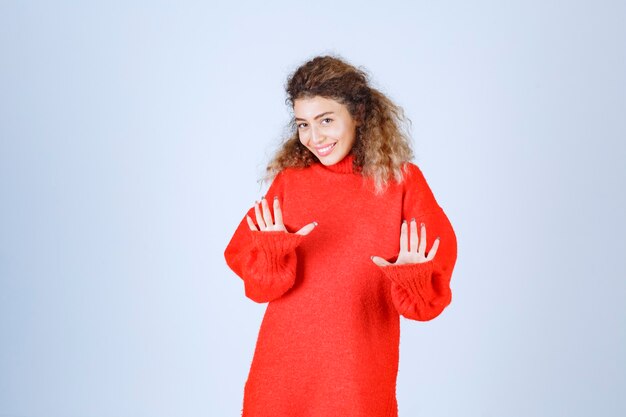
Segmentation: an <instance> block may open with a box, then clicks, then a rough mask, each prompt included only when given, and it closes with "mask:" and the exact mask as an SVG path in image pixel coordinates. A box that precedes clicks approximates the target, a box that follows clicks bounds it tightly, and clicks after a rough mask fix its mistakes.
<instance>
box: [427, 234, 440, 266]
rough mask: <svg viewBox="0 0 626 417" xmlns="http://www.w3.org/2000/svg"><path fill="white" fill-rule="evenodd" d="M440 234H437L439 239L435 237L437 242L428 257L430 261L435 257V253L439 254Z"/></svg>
mask: <svg viewBox="0 0 626 417" xmlns="http://www.w3.org/2000/svg"><path fill="white" fill-rule="evenodd" d="M439 241H440V239H439V236H437V239H435V243H433V247H432V248H430V252H428V256H427V257H426V260H427V261H430V260H431V259H433V258H434V257H435V255H436V254H437V248H438V247H439Z"/></svg>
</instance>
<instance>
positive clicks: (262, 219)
mask: <svg viewBox="0 0 626 417" xmlns="http://www.w3.org/2000/svg"><path fill="white" fill-rule="evenodd" d="M261 206H262V209H263V212H262V213H261V209H260V208H259V202H258V201H255V202H254V214H255V216H256V221H257V223H258V224H259V228H258V229H257V227H256V225H255V224H254V222H253V221H252V219H251V218H250V216H248V215H246V219H247V220H248V226H250V230H253V231H262V232H269V231H283V232H286V233H290V232H289V231H288V230H287V228H286V227H285V225H284V224H283V213H282V211H281V209H280V203H279V202H278V197H274V217H276V218H275V219H274V221H272V213H271V212H270V208H269V205H268V203H267V200H266V199H265V197H263V198H262V199H261ZM315 226H317V222H312V223H309V224H307V225H305V226H303V227H302V228H301V229H300V230H298V231H297V232H296V234H299V235H308V234H309V233H310V232H311V230H313V229H314V228H315Z"/></svg>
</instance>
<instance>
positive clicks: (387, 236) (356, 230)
mask: <svg viewBox="0 0 626 417" xmlns="http://www.w3.org/2000/svg"><path fill="white" fill-rule="evenodd" d="M353 159H354V156H353V155H352V154H348V155H347V156H346V157H345V158H344V159H342V160H341V161H340V162H338V163H337V164H335V165H331V166H325V165H323V164H321V163H320V162H316V163H315V164H313V165H311V166H309V167H307V168H286V169H284V170H283V171H281V172H280V173H279V174H278V175H277V176H276V177H275V178H274V181H273V182H272V184H271V185H270V188H269V190H268V191H267V193H266V198H267V201H268V203H269V207H270V211H271V212H272V219H274V212H273V204H272V202H273V199H274V196H278V198H279V201H280V205H281V209H282V213H283V222H284V224H285V226H286V227H287V230H289V231H290V232H292V233H285V232H281V231H270V232H263V231H252V230H250V228H249V226H248V223H247V221H246V218H245V216H244V217H243V219H242V220H241V222H240V223H239V226H238V227H237V229H236V231H235V233H234V235H233V236H232V238H231V240H230V242H229V243H228V246H227V247H226V250H225V252H224V256H225V259H226V262H227V264H228V266H229V267H230V268H231V269H232V270H233V271H234V272H235V273H236V274H237V275H238V276H239V277H240V278H241V279H242V280H243V285H244V289H245V295H246V296H247V297H248V298H250V299H252V300H254V301H256V302H258V303H265V302H269V303H268V305H267V308H266V310H265V314H264V317H263V321H262V323H261V328H260V330H259V334H258V339H257V343H256V347H255V352H254V357H253V359H252V364H251V367H250V373H249V375H248V378H247V380H246V384H245V387H244V399H243V410H242V416H243V417H301V416H306V417H331V416H332V417H334V416H341V417H396V416H397V415H398V407H397V401H396V376H397V372H398V360H399V342H400V315H402V316H403V317H405V318H407V319H412V320H419V321H426V320H431V319H433V318H435V317H437V316H438V315H439V314H440V313H441V312H442V310H443V309H444V308H445V307H446V306H447V305H448V304H449V303H450V301H451V292H450V278H451V275H452V270H453V268H454V264H455V262H456V254H457V244H456V236H455V233H454V231H453V229H452V226H451V224H450V222H449V220H448V218H447V216H446V215H445V213H444V212H443V210H442V209H441V207H440V206H439V205H438V203H437V202H436V200H435V197H434V196H433V193H432V192H431V190H430V187H429V186H428V184H427V183H426V180H425V178H424V176H423V175H422V172H421V170H420V169H419V168H418V167H417V166H416V165H414V164H413V163H410V162H407V164H408V165H409V168H410V172H409V174H408V175H407V176H406V180H405V181H404V182H403V183H401V184H397V183H395V182H392V183H391V184H390V186H389V188H388V189H387V190H386V192H385V193H384V194H382V195H378V196H377V195H375V194H374V184H373V180H371V179H367V178H365V177H363V176H362V175H361V174H359V173H358V172H354V171H353V168H352V161H353ZM247 214H248V215H249V216H250V217H251V218H252V219H253V220H256V216H255V214H254V207H252V208H250V210H249V211H248V213H247ZM413 217H415V218H416V220H417V225H418V233H419V224H420V223H421V222H424V223H425V225H426V235H427V238H426V240H427V247H426V250H427V251H428V250H430V248H431V247H432V244H433V242H434V239H435V238H436V237H437V236H439V237H440V242H439V248H438V249H437V252H436V254H435V257H434V258H433V259H432V260H430V261H428V262H423V263H417V264H404V265H391V266H385V267H380V266H378V265H376V264H374V263H373V262H372V260H371V259H370V257H371V256H372V255H377V256H380V257H382V258H385V259H386V260H388V261H389V262H395V260H396V259H397V256H398V253H399V251H400V226H401V224H402V220H404V219H406V220H407V221H408V222H410V220H411V218H413ZM312 221H317V222H318V226H316V227H315V228H314V229H313V230H312V231H311V232H310V233H309V234H308V235H306V236H302V235H297V234H295V233H293V232H296V231H297V230H299V229H300V228H301V227H302V226H304V225H306V224H308V223H310V222H312Z"/></svg>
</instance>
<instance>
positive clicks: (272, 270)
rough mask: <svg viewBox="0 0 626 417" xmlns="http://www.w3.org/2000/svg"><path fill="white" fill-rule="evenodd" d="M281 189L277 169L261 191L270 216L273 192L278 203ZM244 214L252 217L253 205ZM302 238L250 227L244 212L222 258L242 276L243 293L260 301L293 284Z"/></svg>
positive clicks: (276, 295) (278, 293)
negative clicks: (271, 180) (265, 188)
mask: <svg viewBox="0 0 626 417" xmlns="http://www.w3.org/2000/svg"><path fill="white" fill-rule="evenodd" d="M283 191H284V190H283V183H282V173H279V174H278V175H277V176H276V177H275V178H274V181H273V182H272V184H271V186H270V188H269V189H268V191H267V193H266V194H265V197H266V199H267V201H268V202H269V203H270V204H269V206H270V211H271V212H272V218H274V210H273V204H272V202H273V201H274V196H278V198H279V200H280V201H281V203H282V198H283ZM281 207H282V206H281ZM247 215H249V216H250V217H251V218H252V219H253V220H254V219H255V218H256V217H255V213H254V207H252V208H250V209H249V210H248V213H247ZM283 216H284V213H283ZM303 238H304V236H302V235H298V234H295V233H286V232H282V231H253V230H250V227H249V226H248V222H247V220H246V216H244V217H243V219H242V220H241V222H240V223H239V226H238V227H237V229H236V230H235V233H234V234H233V236H232V238H231V239H230V242H229V243H228V245H227V247H226V249H225V251H224V258H225V260H226V263H227V265H228V266H229V267H230V269H232V270H233V272H235V274H237V275H238V276H239V277H240V278H241V279H242V280H243V282H244V291H245V295H246V297H248V298H250V299H251V300H253V301H256V302H258V303H264V302H268V301H272V300H274V299H276V298H279V297H280V296H282V295H283V294H284V293H285V292H287V290H289V289H290V288H291V287H292V286H293V284H294V283H295V278H296V265H297V256H296V247H297V246H298V245H299V244H300V242H301V241H302V239H303Z"/></svg>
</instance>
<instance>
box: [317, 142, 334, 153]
mask: <svg viewBox="0 0 626 417" xmlns="http://www.w3.org/2000/svg"><path fill="white" fill-rule="evenodd" d="M333 146H335V144H334V143H333V144H332V145H330V146H327V147H325V148H322V149H318V152H320V153H324V152H326V151H329V150H330V149H331V148H332V147H333Z"/></svg>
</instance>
